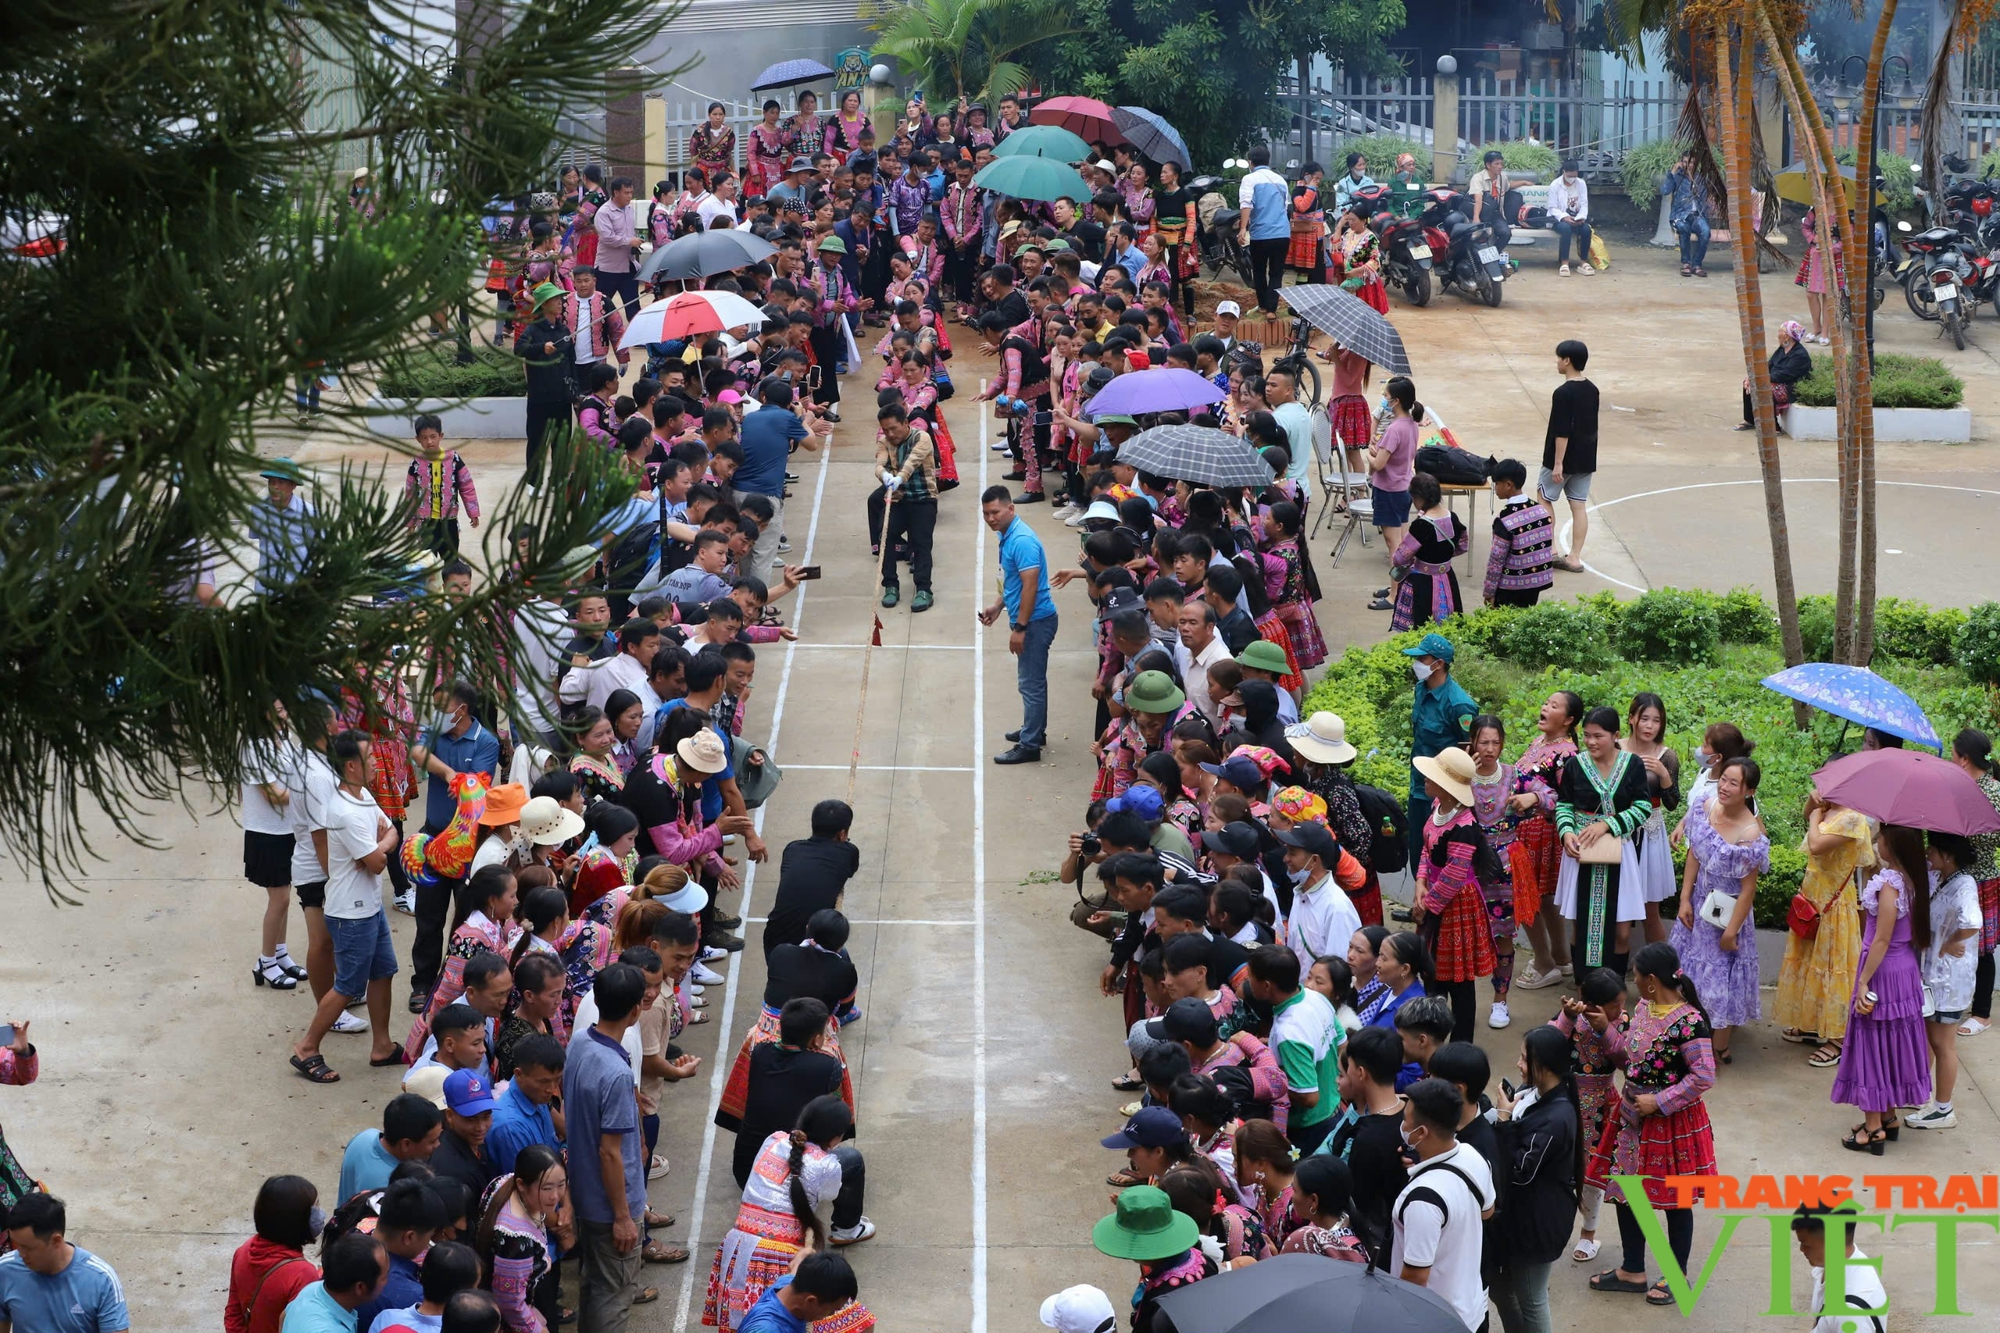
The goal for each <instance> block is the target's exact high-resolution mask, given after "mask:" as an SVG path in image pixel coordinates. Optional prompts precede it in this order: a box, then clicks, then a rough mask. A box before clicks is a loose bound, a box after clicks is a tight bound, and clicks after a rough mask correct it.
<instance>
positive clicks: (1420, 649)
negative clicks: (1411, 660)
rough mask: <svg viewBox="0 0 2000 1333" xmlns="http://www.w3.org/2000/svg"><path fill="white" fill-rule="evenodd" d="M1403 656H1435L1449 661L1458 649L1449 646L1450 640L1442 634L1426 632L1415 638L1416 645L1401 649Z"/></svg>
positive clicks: (1440, 659) (1443, 660)
mask: <svg viewBox="0 0 2000 1333" xmlns="http://www.w3.org/2000/svg"><path fill="white" fill-rule="evenodd" d="M1403 656H1405V657H1435V658H1436V659H1437V660H1438V661H1440V662H1449V661H1451V660H1452V659H1453V658H1455V657H1457V656H1458V649H1456V648H1454V647H1452V646H1451V640H1450V639H1447V638H1446V637H1445V636H1444V635H1442V634H1426V635H1424V637H1423V638H1421V639H1419V640H1417V643H1416V646H1415V647H1412V648H1405V649H1404V650H1403Z"/></svg>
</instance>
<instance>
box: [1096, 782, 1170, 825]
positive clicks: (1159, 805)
mask: <svg viewBox="0 0 2000 1333" xmlns="http://www.w3.org/2000/svg"><path fill="white" fill-rule="evenodd" d="M1104 808H1105V809H1106V810H1107V811H1109V812H1111V813H1112V814H1116V813H1118V812H1119V811H1121V810H1130V811H1131V812H1132V813H1133V814H1135V815H1137V816H1139V818H1141V819H1143V820H1146V821H1147V822H1148V823H1151V822H1152V821H1153V820H1156V819H1159V818H1161V817H1162V816H1163V815H1165V814H1166V812H1167V805H1166V800H1165V798H1163V797H1162V796H1161V795H1160V793H1159V792H1158V791H1157V790H1156V789H1154V788H1153V787H1151V786H1148V785H1147V784H1145V783H1143V782H1135V783H1133V784H1132V785H1131V786H1129V787H1127V788H1126V789H1125V791H1124V793H1123V794H1122V795H1119V796H1114V797H1112V798H1111V799H1110V800H1109V801H1107V802H1105V805H1104Z"/></svg>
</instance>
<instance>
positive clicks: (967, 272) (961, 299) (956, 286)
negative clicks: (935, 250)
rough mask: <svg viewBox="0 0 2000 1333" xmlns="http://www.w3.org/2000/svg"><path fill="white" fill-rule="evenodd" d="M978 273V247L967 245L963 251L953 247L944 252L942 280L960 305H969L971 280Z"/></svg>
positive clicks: (971, 294) (970, 300)
mask: <svg viewBox="0 0 2000 1333" xmlns="http://www.w3.org/2000/svg"><path fill="white" fill-rule="evenodd" d="M978 273H979V246H978V245H977V244H974V245H968V246H966V247H965V248H964V249H963V250H960V249H958V248H957V247H956V246H954V247H953V248H952V249H950V250H947V251H946V252H945V259H944V280H945V282H946V284H947V285H949V286H950V288H951V293H952V296H953V297H954V298H956V299H957V301H958V303H959V304H960V305H971V304H972V296H973V281H972V280H973V278H975V277H976V276H978Z"/></svg>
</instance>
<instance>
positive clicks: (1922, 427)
mask: <svg viewBox="0 0 2000 1333" xmlns="http://www.w3.org/2000/svg"><path fill="white" fill-rule="evenodd" d="M1964 401H1965V382H1964V381H1963V380H1961V379H1959V377H1958V376H1956V375H1954V374H1952V373H1951V370H1950V369H1949V368H1948V367H1946V365H1945V363H1944V362H1942V361H1940V360H1938V359H1937V358H1936V357H1934V356H1897V355H1894V354H1892V353H1888V352H1885V353H1883V354H1882V355H1880V356H1878V357H1876V358H1875V438H1876V439H1878V440H1888V441H1904V442H1908V441H1913V440H1942V441H1944V442H1946V443H1948V444H1964V443H1965V442H1966V441H1968V440H1970V439H1971V438H1972V413H1971V411H1970V410H1969V409H1967V408H1966V407H1965V406H1964V405H1963V404H1964ZM1784 416H1785V421H1784V426H1785V433H1786V434H1788V435H1790V436H1791V437H1792V438H1793V439H1795V440H1831V439H1834V438H1836V436H1837V434H1838V432H1837V429H1836V425H1835V420H1834V394H1833V358H1832V357H1830V356H1822V357H1820V358H1819V359H1818V360H1816V361H1815V362H1814V363H1813V369H1812V374H1810V375H1808V376H1807V377H1806V378H1804V379H1802V380H1800V381H1799V382H1798V383H1797V384H1796V385H1794V386H1793V388H1792V405H1791V407H1790V408H1788V409H1786V411H1785V414H1784Z"/></svg>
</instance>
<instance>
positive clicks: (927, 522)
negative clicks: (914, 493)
mask: <svg viewBox="0 0 2000 1333" xmlns="http://www.w3.org/2000/svg"><path fill="white" fill-rule="evenodd" d="M937 512H938V507H937V501H936V500H935V499H929V500H897V501H896V502H895V503H894V504H892V505H890V506H889V512H888V515H887V517H886V518H885V519H884V522H883V528H882V540H884V541H886V542H891V543H893V542H895V541H897V540H898V539H906V540H908V542H909V543H910V578H911V579H913V580H914V581H915V582H916V585H917V591H918V592H929V591H930V590H931V537H932V536H933V535H934V534H935V533H936V532H937ZM882 586H883V587H884V588H894V587H898V586H900V585H898V583H897V582H896V562H895V561H894V560H885V561H883V562H882Z"/></svg>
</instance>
